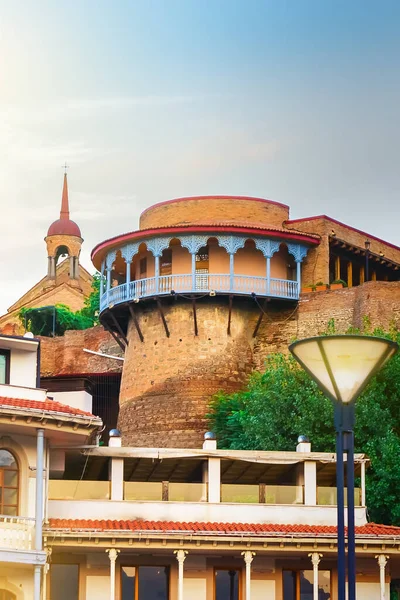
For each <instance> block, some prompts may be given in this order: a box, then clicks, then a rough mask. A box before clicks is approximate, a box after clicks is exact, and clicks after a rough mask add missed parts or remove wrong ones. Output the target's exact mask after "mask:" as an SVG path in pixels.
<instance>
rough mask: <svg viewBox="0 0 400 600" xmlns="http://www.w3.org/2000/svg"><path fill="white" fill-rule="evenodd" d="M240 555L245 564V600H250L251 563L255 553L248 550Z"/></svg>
mask: <svg viewBox="0 0 400 600" xmlns="http://www.w3.org/2000/svg"><path fill="white" fill-rule="evenodd" d="M241 555H242V556H243V558H244V562H245V564H246V600H250V599H251V563H252V562H253V557H254V556H255V555H256V553H255V552H251V551H250V550H246V552H242V553H241Z"/></svg>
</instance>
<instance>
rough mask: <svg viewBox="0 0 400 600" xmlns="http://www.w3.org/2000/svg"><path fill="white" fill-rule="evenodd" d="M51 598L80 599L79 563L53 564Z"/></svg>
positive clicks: (60, 599)
mask: <svg viewBox="0 0 400 600" xmlns="http://www.w3.org/2000/svg"><path fill="white" fill-rule="evenodd" d="M50 589H51V592H50V593H51V600H79V565H54V564H53V565H51V568H50Z"/></svg>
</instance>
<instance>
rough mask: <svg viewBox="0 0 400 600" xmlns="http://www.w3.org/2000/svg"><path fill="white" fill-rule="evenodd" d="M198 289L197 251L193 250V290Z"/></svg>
mask: <svg viewBox="0 0 400 600" xmlns="http://www.w3.org/2000/svg"><path fill="white" fill-rule="evenodd" d="M195 289H196V251H195V252H192V290H193V291H194V290H195Z"/></svg>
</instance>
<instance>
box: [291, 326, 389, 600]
mask: <svg viewBox="0 0 400 600" xmlns="http://www.w3.org/2000/svg"><path fill="white" fill-rule="evenodd" d="M289 350H290V352H291V353H292V354H293V356H294V357H295V359H296V360H297V361H298V362H299V363H300V365H301V366H302V367H303V369H304V370H305V371H307V373H308V374H309V375H310V377H311V378H312V379H313V380H314V381H315V382H316V384H317V385H318V387H319V388H320V389H321V390H322V391H323V393H324V394H325V395H326V396H327V397H328V398H330V400H332V402H333V406H334V415H335V430H336V487H337V522H338V600H345V598H346V553H345V535H344V514H345V513H344V460H343V454H344V451H346V452H347V531H348V534H347V535H348V542H347V573H348V600H355V598H356V565H355V521H354V519H355V516H354V431H353V429H354V423H355V411H354V406H355V401H356V398H357V397H358V396H359V395H360V393H361V392H362V390H363V389H364V388H365V387H366V385H367V384H368V382H369V381H370V379H371V378H372V377H373V376H374V375H375V374H376V373H377V372H378V371H379V370H380V369H381V368H382V367H383V365H384V364H385V363H386V362H387V361H388V360H389V358H391V356H393V355H394V354H395V353H396V351H397V350H398V344H396V342H393V341H391V340H387V339H384V338H379V337H372V336H362V335H330V336H321V337H313V338H308V339H305V340H299V341H297V342H294V343H293V344H291V345H290V346H289Z"/></svg>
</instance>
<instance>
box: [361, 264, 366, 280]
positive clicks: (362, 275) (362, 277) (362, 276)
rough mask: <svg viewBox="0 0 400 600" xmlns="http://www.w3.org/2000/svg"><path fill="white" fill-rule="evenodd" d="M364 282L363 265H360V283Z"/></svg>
mask: <svg viewBox="0 0 400 600" xmlns="http://www.w3.org/2000/svg"><path fill="white" fill-rule="evenodd" d="M364 282H365V267H364V265H363V266H361V267H360V284H361V283H364Z"/></svg>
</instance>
